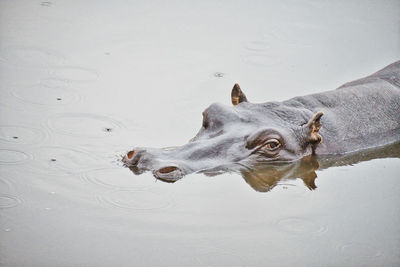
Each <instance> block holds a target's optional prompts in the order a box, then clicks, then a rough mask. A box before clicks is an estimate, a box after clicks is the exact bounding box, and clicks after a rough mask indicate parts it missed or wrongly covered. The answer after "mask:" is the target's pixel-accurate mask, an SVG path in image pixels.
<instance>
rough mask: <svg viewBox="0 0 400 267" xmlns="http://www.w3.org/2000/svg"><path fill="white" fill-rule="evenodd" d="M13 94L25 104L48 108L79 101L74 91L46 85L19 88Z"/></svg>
mask: <svg viewBox="0 0 400 267" xmlns="http://www.w3.org/2000/svg"><path fill="white" fill-rule="evenodd" d="M11 94H12V95H13V96H14V97H16V98H17V99H18V100H21V101H23V102H26V103H30V104H36V105H46V106H59V105H65V104H70V103H74V102H77V101H78V100H79V95H78V94H76V93H75V92H74V91H72V90H69V89H66V88H64V87H54V86H48V85H45V84H36V85H33V86H30V87H23V88H17V89H15V90H14V91H13V92H12V93H11Z"/></svg>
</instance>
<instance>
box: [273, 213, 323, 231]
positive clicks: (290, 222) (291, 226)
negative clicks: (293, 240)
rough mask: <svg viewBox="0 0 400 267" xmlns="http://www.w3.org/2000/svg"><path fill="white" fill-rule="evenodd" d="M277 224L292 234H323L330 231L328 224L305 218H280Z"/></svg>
mask: <svg viewBox="0 0 400 267" xmlns="http://www.w3.org/2000/svg"><path fill="white" fill-rule="evenodd" d="M277 225H278V227H279V228H280V229H281V230H282V231H284V232H287V233H292V234H317V235H322V234H324V233H326V232H327V231H328V227H327V226H325V225H319V224H317V223H316V222H314V221H312V220H309V219H303V218H294V217H293V218H284V219H281V220H279V221H278V223H277Z"/></svg>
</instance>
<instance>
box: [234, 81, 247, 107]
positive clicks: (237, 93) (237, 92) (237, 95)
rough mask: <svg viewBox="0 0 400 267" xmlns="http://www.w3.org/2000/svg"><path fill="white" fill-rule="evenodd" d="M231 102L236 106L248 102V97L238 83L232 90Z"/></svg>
mask: <svg viewBox="0 0 400 267" xmlns="http://www.w3.org/2000/svg"><path fill="white" fill-rule="evenodd" d="M231 100H232V104H233V105H234V106H236V105H237V104H239V103H242V102H247V98H246V95H245V94H244V93H243V92H242V90H241V89H240V86H239V84H237V83H235V85H234V86H233V88H232V93H231Z"/></svg>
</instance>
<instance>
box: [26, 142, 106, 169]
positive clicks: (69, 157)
mask: <svg viewBox="0 0 400 267" xmlns="http://www.w3.org/2000/svg"><path fill="white" fill-rule="evenodd" d="M33 159H34V160H35V164H33V165H32V166H30V171H31V172H34V173H40V174H51V175H71V174H77V173H81V172H85V171H89V170H92V169H96V168H98V167H99V165H101V163H100V162H99V159H98V158H97V157H96V156H95V155H92V154H90V153H88V152H86V151H83V150H79V149H73V148H67V147H57V146H48V147H41V148H38V149H35V151H34V153H33Z"/></svg>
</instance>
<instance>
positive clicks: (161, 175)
mask: <svg viewBox="0 0 400 267" xmlns="http://www.w3.org/2000/svg"><path fill="white" fill-rule="evenodd" d="M154 153H155V151H153V153H151V152H149V151H147V150H144V149H139V150H131V151H129V152H128V153H126V155H125V156H124V157H123V158H122V162H123V163H124V164H125V165H127V166H128V167H135V168H139V169H147V170H153V175H154V176H155V177H156V178H157V179H160V180H163V181H165V182H175V181H177V180H179V179H181V178H182V177H183V176H184V170H183V168H181V167H178V166H177V165H176V164H172V163H167V162H164V161H163V160H162V159H160V158H157V157H156V156H155V155H153V154H154Z"/></svg>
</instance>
